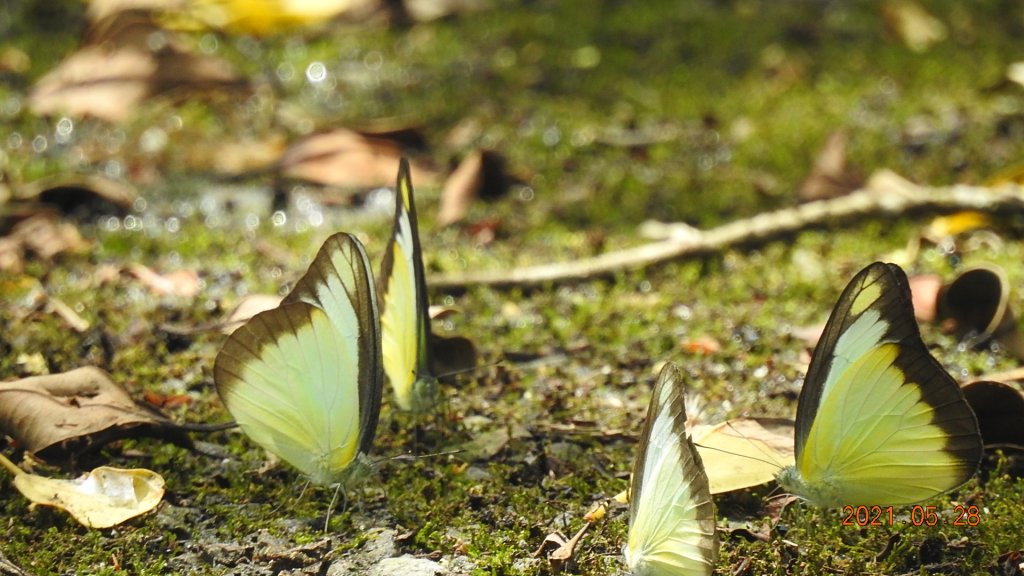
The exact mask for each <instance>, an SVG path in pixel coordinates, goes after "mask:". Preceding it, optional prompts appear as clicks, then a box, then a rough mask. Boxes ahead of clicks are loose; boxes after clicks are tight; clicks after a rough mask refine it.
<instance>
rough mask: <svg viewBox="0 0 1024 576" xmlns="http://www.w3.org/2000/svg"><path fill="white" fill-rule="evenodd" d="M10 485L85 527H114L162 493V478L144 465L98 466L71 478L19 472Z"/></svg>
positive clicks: (152, 505)
mask: <svg viewBox="0 0 1024 576" xmlns="http://www.w3.org/2000/svg"><path fill="white" fill-rule="evenodd" d="M14 486H15V487H16V488H17V489H18V491H19V492H21V493H22V494H23V495H24V496H25V497H26V498H28V499H29V500H31V501H32V502H33V503H34V504H38V505H41V506H51V507H53V508H57V509H60V510H64V511H66V512H67V513H68V514H70V515H71V516H72V517H73V518H74V519H75V520H78V521H79V522H80V523H81V524H82V525H83V526H87V527H89V528H110V527H111V526H117V525H118V524H121V523H122V522H124V521H126V520H128V519H130V518H134V517H136V516H138V515H140V514H145V513H146V512H149V511H150V510H152V509H153V508H155V507H156V506H157V505H158V504H160V501H161V500H162V499H163V496H164V479H163V478H162V477H161V476H160V475H159V474H157V473H156V472H153V471H152V470H146V469H144V468H135V469H129V470H124V469H120V468H111V467H108V466H101V467H99V468H96V469H95V470H93V471H92V472H89V473H88V474H85V475H83V476H82V477H80V478H77V479H75V480H63V479H58V478H46V477H44V476H37V475H35V474H29V473H27V472H23V473H21V474H18V475H16V476H15V477H14Z"/></svg>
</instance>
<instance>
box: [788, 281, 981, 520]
mask: <svg viewBox="0 0 1024 576" xmlns="http://www.w3.org/2000/svg"><path fill="white" fill-rule="evenodd" d="M795 434H796V463H795V465H794V466H790V467H787V468H785V469H783V470H782V471H781V472H780V473H779V475H778V481H779V483H780V484H781V485H782V486H783V487H784V488H786V489H787V490H789V491H790V492H792V493H794V494H796V495H798V496H800V497H802V498H804V499H805V500H807V501H809V502H811V503H812V504H815V505H817V506H822V507H828V508H832V507H840V506H847V505H849V506H860V505H881V506H892V505H899V504H913V503H915V502H920V501H923V500H927V499H929V498H932V497H934V496H937V495H939V494H942V493H943V492H947V491H949V490H952V489H954V488H956V487H957V486H960V485H961V484H963V483H964V482H966V481H967V480H969V479H970V478H971V477H972V476H973V475H974V473H975V472H976V471H977V469H978V465H979V463H980V461H981V456H982V441H981V434H980V432H979V430H978V421H977V419H976V418H975V415H974V412H973V411H972V410H971V407H970V406H969V405H968V404H967V401H966V400H965V399H964V395H963V392H962V391H961V390H960V386H959V385H957V383H956V381H955V380H953V378H952V377H951V376H950V375H949V373H947V372H946V370H945V369H944V368H943V367H942V365H941V364H939V362H938V361H937V360H935V358H933V357H932V355H931V354H930V353H929V352H928V349H927V348H926V347H925V345H924V342H923V341H922V340H921V335H920V332H919V331H918V327H917V322H916V320H915V319H914V310H913V305H912V303H911V294H910V288H909V283H908V282H907V276H906V274H904V272H903V270H901V269H900V267H899V266H896V265H895V264H886V263H882V262H875V263H874V264H871V265H870V266H868V267H866V268H864V269H863V270H862V271H860V272H859V273H858V274H857V275H856V276H854V278H853V280H851V281H850V284H849V285H848V286H847V287H846V289H845V290H844V291H843V293H842V295H841V296H840V297H839V301H838V302H837V303H836V306H835V308H834V309H833V311H832V315H831V316H830V317H829V319H828V323H827V324H826V325H825V332H824V333H823V334H822V336H821V340H820V341H819V342H818V345H817V347H815V349H814V354H813V356H812V357H811V364H810V366H809V367H808V369H807V376H806V377H805V378H804V385H803V389H802V390H801V391H800V399H799V404H798V406H797V414H796V432H795Z"/></svg>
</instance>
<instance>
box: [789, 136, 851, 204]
mask: <svg viewBox="0 0 1024 576" xmlns="http://www.w3.org/2000/svg"><path fill="white" fill-rule="evenodd" d="M846 142H847V136H846V133H845V132H842V131H836V132H833V133H832V134H831V135H830V136H829V137H828V140H827V141H826V142H825V146H824V147H823V148H822V149H821V152H819V153H818V157H817V158H815V160H814V167H813V168H811V172H810V174H808V175H807V178H805V179H804V181H803V182H802V183H801V184H800V187H799V188H798V189H797V196H798V197H799V198H800V201H801V202H812V201H814V200H826V199H829V198H838V197H839V196H845V195H846V194H849V193H850V192H853V191H854V190H857V189H858V188H860V187H861V185H862V184H864V174H863V173H862V172H861V171H860V170H857V169H856V168H852V167H850V166H848V165H847V163H846Z"/></svg>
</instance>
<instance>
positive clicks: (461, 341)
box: [430, 334, 477, 377]
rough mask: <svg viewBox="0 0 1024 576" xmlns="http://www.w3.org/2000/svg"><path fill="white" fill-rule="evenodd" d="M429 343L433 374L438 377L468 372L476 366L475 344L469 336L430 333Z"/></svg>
mask: <svg viewBox="0 0 1024 576" xmlns="http://www.w3.org/2000/svg"><path fill="white" fill-rule="evenodd" d="M430 345H431V351H432V352H433V361H434V362H433V364H434V365H433V369H434V374H436V375H438V376H439V377H443V376H447V375H449V374H458V373H461V372H468V371H470V370H472V369H473V368H475V367H476V362H477V352H476V346H475V345H474V344H473V341H472V340H470V339H469V338H465V337H462V336H438V335H437V334H431V340H430Z"/></svg>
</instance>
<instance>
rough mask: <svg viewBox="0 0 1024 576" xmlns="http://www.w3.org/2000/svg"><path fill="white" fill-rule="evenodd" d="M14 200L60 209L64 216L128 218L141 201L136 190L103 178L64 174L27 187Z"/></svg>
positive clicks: (22, 187) (91, 175) (20, 190)
mask: <svg viewBox="0 0 1024 576" xmlns="http://www.w3.org/2000/svg"><path fill="white" fill-rule="evenodd" d="M14 197H15V198H16V199H17V200H21V201H32V202H38V203H41V204H47V205H51V206H54V207H56V208H57V209H59V210H60V211H61V212H62V213H64V214H69V213H78V212H84V213H85V215H87V216H93V215H97V214H124V213H126V212H127V211H128V210H130V209H131V208H132V206H133V205H134V204H135V201H136V200H137V199H138V197H139V193H138V191H137V190H136V189H135V187H134V186H132V185H131V184H128V183H126V182H123V181H120V180H114V179H112V178H108V177H106V176H103V175H102V174H60V175H57V176H53V177H48V178H42V179H40V180H34V181H32V182H29V183H26V184H24V185H22V186H20V187H19V188H17V189H16V190H15V193H14Z"/></svg>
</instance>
